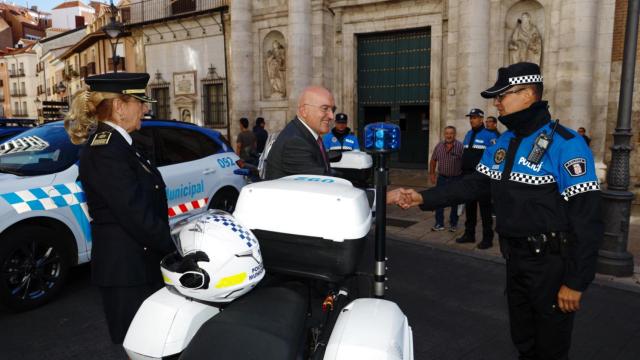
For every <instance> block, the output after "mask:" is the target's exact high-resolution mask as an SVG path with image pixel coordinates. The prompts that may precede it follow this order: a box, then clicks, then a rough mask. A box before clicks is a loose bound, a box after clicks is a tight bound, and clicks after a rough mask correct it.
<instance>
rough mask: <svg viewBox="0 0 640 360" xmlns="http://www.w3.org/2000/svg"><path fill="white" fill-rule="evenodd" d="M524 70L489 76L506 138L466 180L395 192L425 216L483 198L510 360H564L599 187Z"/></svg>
mask: <svg viewBox="0 0 640 360" xmlns="http://www.w3.org/2000/svg"><path fill="white" fill-rule="evenodd" d="M542 90H543V86H542V75H541V74H540V68H539V67H538V65H536V64H533V63H517V64H513V65H510V66H509V67H506V68H500V69H499V70H498V80H497V81H496V83H495V85H494V86H493V87H491V88H489V89H487V90H485V91H483V92H482V94H481V95H482V96H483V97H485V98H492V99H493V104H494V105H495V106H496V107H497V109H498V112H499V113H500V117H499V120H500V122H501V123H502V124H504V125H505V126H506V127H507V129H508V131H506V132H505V133H504V134H502V136H501V137H500V138H499V139H498V140H497V142H496V144H495V145H494V146H492V147H490V148H489V149H487V150H486V151H485V153H484V155H483V158H482V160H481V161H480V163H479V164H478V166H477V168H476V170H477V171H476V173H474V174H471V175H468V176H466V177H465V178H463V179H462V180H461V181H459V182H456V183H454V184H451V185H450V186H447V187H438V188H434V189H430V190H427V191H423V192H422V193H417V192H416V191H414V190H404V191H403V195H404V198H402V199H401V200H400V201H399V205H400V206H401V207H403V208H408V207H410V206H414V205H420V207H421V208H422V209H423V210H432V209H435V208H438V207H444V206H447V205H451V204H458V203H461V202H465V201H469V200H471V199H473V198H477V197H479V196H481V195H482V194H485V193H487V192H489V189H490V192H491V195H492V198H493V202H494V206H495V213H496V220H497V222H496V231H497V232H498V234H499V236H500V245H501V250H502V253H503V256H504V257H505V258H506V260H507V297H508V304H509V319H510V324H511V337H512V340H513V343H514V344H515V346H516V348H517V349H518V351H519V353H520V359H536V360H543V359H568V353H569V347H570V343H571V332H572V328H573V318H574V313H575V311H577V310H578V309H580V299H581V297H582V293H583V292H584V291H585V290H586V289H587V287H588V286H589V284H590V283H591V281H592V280H593V278H594V274H595V265H596V256H597V250H598V247H599V244H600V241H601V239H602V236H603V231H604V230H603V224H602V220H601V213H600V211H601V210H600V186H599V184H598V179H597V177H596V175H595V166H594V162H593V158H592V155H591V151H590V150H589V148H588V147H587V145H586V143H585V142H584V141H583V140H582V138H581V137H580V136H579V135H578V134H577V133H576V132H575V131H573V130H570V129H568V128H566V127H564V126H562V125H560V124H559V123H558V122H557V121H554V120H553V119H552V118H551V115H550V113H549V110H548V106H547V102H546V101H541V100H540V98H541V95H542Z"/></svg>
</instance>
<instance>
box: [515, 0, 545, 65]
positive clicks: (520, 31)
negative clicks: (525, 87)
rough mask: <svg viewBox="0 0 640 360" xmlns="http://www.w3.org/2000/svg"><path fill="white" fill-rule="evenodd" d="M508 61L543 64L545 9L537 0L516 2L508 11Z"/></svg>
mask: <svg viewBox="0 0 640 360" xmlns="http://www.w3.org/2000/svg"><path fill="white" fill-rule="evenodd" d="M506 27H507V29H506V30H507V34H506V37H507V38H506V40H507V44H506V46H507V56H506V63H507V64H513V63H517V62H521V61H528V62H532V63H536V64H539V65H541V66H542V61H543V38H544V9H543V7H542V5H541V4H540V3H539V2H538V1H535V0H524V1H519V2H517V3H515V4H514V5H513V6H512V7H511V8H510V9H509V10H508V12H507V17H506Z"/></svg>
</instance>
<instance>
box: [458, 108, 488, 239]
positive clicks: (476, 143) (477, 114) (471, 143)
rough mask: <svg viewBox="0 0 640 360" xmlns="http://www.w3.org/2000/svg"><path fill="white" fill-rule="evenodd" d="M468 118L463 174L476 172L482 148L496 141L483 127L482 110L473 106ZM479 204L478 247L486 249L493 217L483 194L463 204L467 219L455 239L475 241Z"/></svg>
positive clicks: (482, 152)
mask: <svg viewBox="0 0 640 360" xmlns="http://www.w3.org/2000/svg"><path fill="white" fill-rule="evenodd" d="M465 116H467V117H468V118H469V124H470V125H471V130H469V131H468V132H467V134H466V135H465V137H464V142H463V145H464V152H463V153H462V173H463V174H464V175H468V174H473V173H475V172H476V166H477V165H478V163H479V162H480V159H481V158H482V154H484V150H485V149H486V148H488V147H491V145H493V144H495V142H496V138H497V136H496V134H495V133H494V132H492V131H489V130H487V129H486V128H485V127H484V122H483V120H484V111H482V110H481V109H477V108H473V109H471V110H469V113H468V114H467V115H465ZM478 205H479V206H480V218H481V219H482V241H480V243H479V244H478V249H481V250H483V249H488V248H490V247H492V246H493V218H492V217H491V198H490V197H489V196H483V197H481V198H479V199H474V200H472V201H470V202H468V203H466V204H465V211H466V213H467V220H466V221H465V223H464V235H462V236H461V237H459V238H457V239H456V242H457V243H459V244H462V243H474V242H475V241H476V235H475V232H476V221H477V219H476V218H477V215H478Z"/></svg>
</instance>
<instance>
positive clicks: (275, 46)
mask: <svg viewBox="0 0 640 360" xmlns="http://www.w3.org/2000/svg"><path fill="white" fill-rule="evenodd" d="M262 45H263V46H262V49H263V53H262V57H263V61H262V63H263V69H264V71H263V73H264V76H263V85H262V89H263V97H264V98H265V99H274V100H280V99H284V98H285V97H286V96H287V54H286V46H285V41H284V36H283V35H282V33H281V32H279V31H271V32H270V33H268V34H267V36H265V38H264V41H263V44H262Z"/></svg>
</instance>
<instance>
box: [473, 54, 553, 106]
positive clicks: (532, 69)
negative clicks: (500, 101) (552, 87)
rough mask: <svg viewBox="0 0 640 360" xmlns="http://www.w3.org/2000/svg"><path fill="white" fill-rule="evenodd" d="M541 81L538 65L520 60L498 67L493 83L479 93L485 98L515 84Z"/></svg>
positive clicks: (493, 95)
mask: <svg viewBox="0 0 640 360" xmlns="http://www.w3.org/2000/svg"><path fill="white" fill-rule="evenodd" d="M535 83H542V75H541V74H540V66H538V65H537V64H534V63H530V62H520V63H516V64H512V65H509V66H508V67H501V68H500V69H498V80H496V83H495V85H493V86H492V87H490V88H488V89H487V90H485V91H483V92H481V93H480V95H481V96H482V97H483V98H485V99H491V98H494V97H496V96H498V95H500V94H501V93H503V92H505V91H507V90H508V89H510V88H512V87H513V86H515V85H523V84H535Z"/></svg>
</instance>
